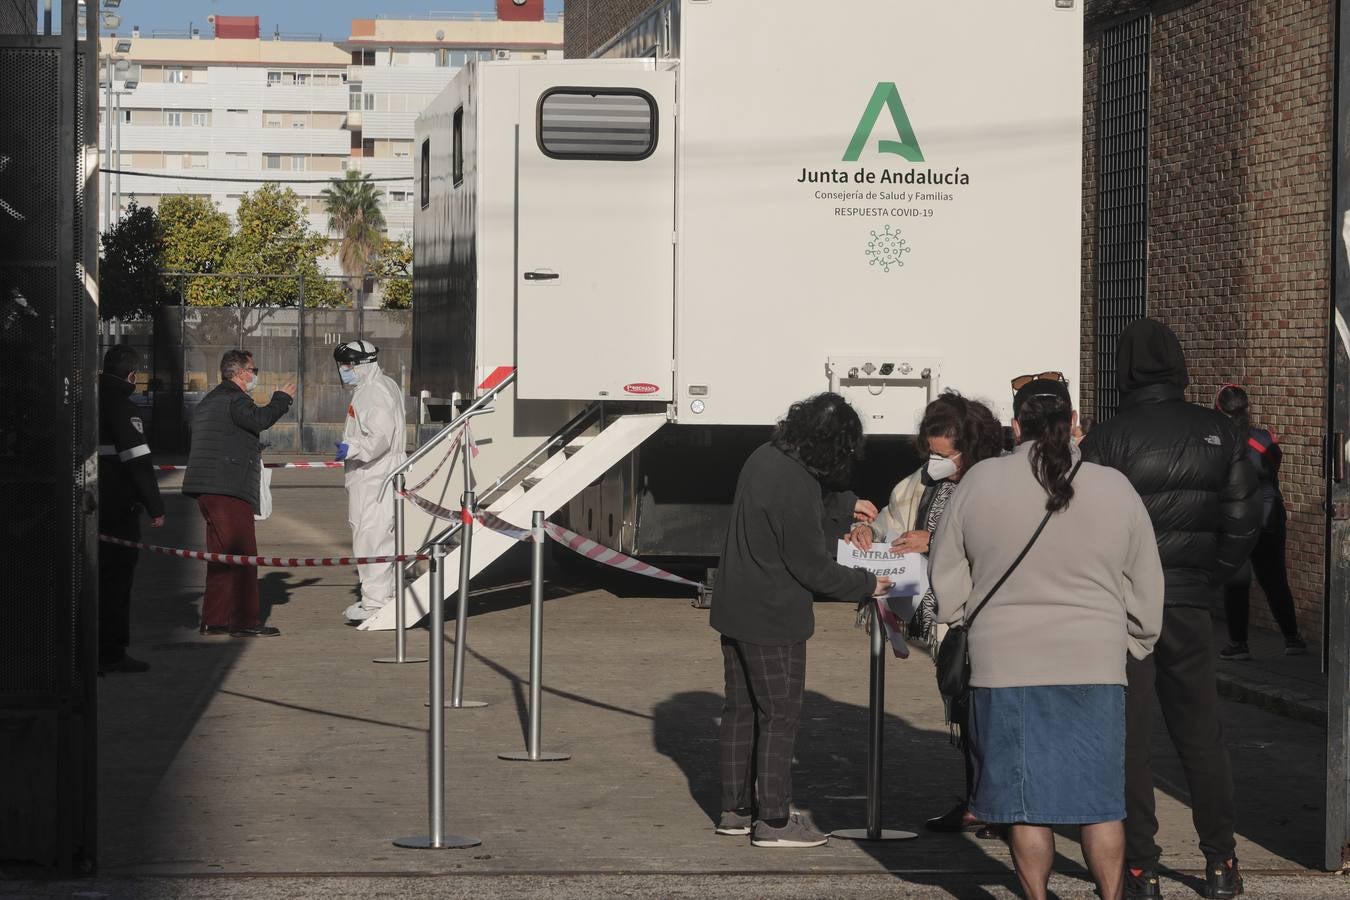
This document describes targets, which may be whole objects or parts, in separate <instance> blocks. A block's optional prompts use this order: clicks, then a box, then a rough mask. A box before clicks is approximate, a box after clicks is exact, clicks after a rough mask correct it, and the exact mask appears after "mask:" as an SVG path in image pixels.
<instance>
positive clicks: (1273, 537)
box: [1214, 384, 1308, 660]
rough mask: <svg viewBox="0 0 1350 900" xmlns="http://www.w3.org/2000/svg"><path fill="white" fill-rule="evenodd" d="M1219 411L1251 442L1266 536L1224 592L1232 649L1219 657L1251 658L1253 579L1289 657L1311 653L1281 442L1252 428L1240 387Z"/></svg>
mask: <svg viewBox="0 0 1350 900" xmlns="http://www.w3.org/2000/svg"><path fill="white" fill-rule="evenodd" d="M1214 408H1215V409H1217V410H1218V411H1219V412H1221V413H1223V414H1224V415H1226V416H1228V417H1229V418H1230V419H1232V420H1233V425H1234V427H1235V428H1237V431H1238V438H1239V440H1241V441H1244V442H1246V444H1247V448H1248V454H1247V457H1248V459H1249V460H1250V461H1251V464H1252V468H1253V469H1255V470H1256V475H1257V480H1258V481H1259V482H1260V485H1261V501H1262V506H1261V536H1260V537H1259V538H1257V540H1256V546H1255V547H1254V548H1253V549H1252V555H1251V559H1250V560H1249V561H1248V563H1247V564H1246V565H1244V566H1243V567H1242V568H1241V569H1239V570H1238V572H1237V574H1236V575H1234V576H1233V578H1232V579H1231V580H1230V581H1229V582H1228V584H1227V585H1226V586H1225V587H1224V608H1225V610H1226V612H1227V615H1228V640H1229V644H1228V646H1227V647H1224V648H1223V649H1222V650H1220V651H1219V658H1220V659H1230V660H1237V659H1251V658H1252V657H1251V651H1250V650H1249V649H1248V647H1247V620H1248V614H1249V611H1250V600H1251V590H1252V575H1253V574H1255V575H1256V580H1257V581H1258V582H1259V583H1260V584H1261V590H1262V591H1263V592H1264V593H1265V595H1266V603H1268V604H1269V605H1270V614H1271V615H1272V616H1274V617H1275V622H1276V624H1278V625H1279V626H1280V631H1281V632H1282V633H1283V634H1284V652H1285V655H1286V656H1299V655H1301V654H1303V653H1307V652H1308V645H1307V643H1306V642H1305V641H1304V640H1303V638H1302V637H1301V636H1300V635H1299V633H1298V618H1297V616H1296V615H1295V613H1294V592H1293V591H1292V590H1290V588H1289V574H1288V572H1287V571H1286V569H1285V562H1284V545H1285V536H1286V525H1287V523H1288V514H1287V513H1286V512H1285V508H1284V495H1283V494H1281V493H1280V462H1281V459H1282V458H1283V457H1282V454H1281V452H1280V443H1279V441H1278V440H1277V439H1276V437H1275V435H1274V434H1273V433H1272V432H1270V431H1268V430H1267V429H1265V428H1257V427H1256V426H1255V425H1253V424H1252V421H1251V401H1250V400H1249V399H1248V397H1247V392H1246V391H1245V390H1244V389H1243V388H1242V387H1241V385H1236V384H1226V385H1224V386H1223V387H1222V388H1221V389H1220V390H1219V394H1218V396H1217V397H1215V398H1214Z"/></svg>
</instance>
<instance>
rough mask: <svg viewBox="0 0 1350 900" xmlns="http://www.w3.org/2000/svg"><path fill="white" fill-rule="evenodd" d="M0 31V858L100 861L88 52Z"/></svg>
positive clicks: (71, 865) (81, 866)
mask: <svg viewBox="0 0 1350 900" xmlns="http://www.w3.org/2000/svg"><path fill="white" fill-rule="evenodd" d="M62 13H63V26H62V28H61V35H60V36H56V35H40V36H36V37H34V36H33V35H32V34H24V35H21V36H18V37H8V36H6V35H3V34H0V108H3V109H4V110H5V114H4V116H3V117H0V357H2V358H4V359H5V360H6V365H5V366H4V367H0V421H3V423H4V425H3V427H2V428H0V496H2V497H3V498H4V516H3V517H0V522H3V534H0V569H3V571H4V572H5V577H4V579H3V580H0V759H2V760H4V765H3V766H0V859H5V860H19V861H24V862H31V863H36V864H39V865H43V866H50V867H53V868H54V869H57V870H60V871H65V872H80V873H87V872H90V871H92V868H93V864H94V857H95V853H94V848H95V845H96V834H95V787H96V785H95V771H96V768H95V742H94V735H95V732H96V729H95V716H94V706H95V690H94V681H95V673H94V667H95V665H96V658H95V652H94V648H95V643H96V638H97V590H96V586H95V583H96V580H97V579H96V557H97V553H96V549H97V544H96V543H95V537H96V531H97V520H96V516H95V515H94V512H95V510H94V507H93V506H92V505H91V504H90V503H89V502H88V498H89V497H90V496H92V491H93V488H94V487H96V484H95V481H96V477H97V476H96V473H95V472H94V471H93V470H92V463H93V459H94V458H93V452H94V441H95V438H96V430H95V429H96V427H97V423H96V420H95V407H96V394H95V391H94V389H93V381H92V379H93V378H94V371H95V369H94V364H95V353H96V349H97V341H96V338H95V335H94V333H93V327H94V323H95V321H96V320H97V310H96V309H95V303H96V299H95V292H94V289H93V283H94V276H95V274H96V265H97V263H96V257H95V253H96V245H97V236H96V234H95V233H94V232H93V229H92V222H93V220H94V219H96V218H97V206H96V198H95V197H94V196H93V194H92V189H93V188H92V184H93V179H92V178H91V177H90V176H91V175H92V174H93V173H92V171H89V170H88V169H89V168H90V167H91V166H93V165H94V159H95V157H94V156H93V154H92V149H93V148H92V147H89V146H88V145H87V144H86V143H85V142H86V140H88V139H89V138H91V137H92V136H93V132H92V131H91V116H92V114H93V110H92V108H91V105H90V103H89V99H90V96H91V86H90V84H89V83H88V81H87V80H86V77H85V75H86V73H89V72H91V71H92V64H91V63H90V61H89V56H90V54H91V53H92V51H93V50H94V49H95V47H94V42H93V40H92V39H91V40H87V41H83V42H79V41H77V39H76V37H75V35H76V34H77V32H78V29H77V28H76V22H75V15H76V9H75V6H74V4H65V5H64V8H63V9H62Z"/></svg>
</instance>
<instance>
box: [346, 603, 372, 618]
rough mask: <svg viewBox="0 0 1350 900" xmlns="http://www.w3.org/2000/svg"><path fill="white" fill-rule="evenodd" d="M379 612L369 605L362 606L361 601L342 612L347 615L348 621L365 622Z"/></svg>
mask: <svg viewBox="0 0 1350 900" xmlns="http://www.w3.org/2000/svg"><path fill="white" fill-rule="evenodd" d="M377 612H379V610H378V609H371V608H370V607H368V606H362V605H361V604H360V603H353V604H352V605H351V606H349V607H347V609H346V610H345V611H343V613H342V614H343V615H344V616H346V617H347V621H348V622H364V621H365V620H366V619H369V618H370V617H371V616H373V615H375V614H376V613H377Z"/></svg>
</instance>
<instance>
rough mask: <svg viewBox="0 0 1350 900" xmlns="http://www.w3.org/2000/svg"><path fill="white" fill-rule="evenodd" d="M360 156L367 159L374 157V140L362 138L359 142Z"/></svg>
mask: <svg viewBox="0 0 1350 900" xmlns="http://www.w3.org/2000/svg"><path fill="white" fill-rule="evenodd" d="M361 155H362V156H364V157H366V158H367V159H369V158H371V157H373V156H374V155H375V139H374V138H363V139H362V141H361Z"/></svg>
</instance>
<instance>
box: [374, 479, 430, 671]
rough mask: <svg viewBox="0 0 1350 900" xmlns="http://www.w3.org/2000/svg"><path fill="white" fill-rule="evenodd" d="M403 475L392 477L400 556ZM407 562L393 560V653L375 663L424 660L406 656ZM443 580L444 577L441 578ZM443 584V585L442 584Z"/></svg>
mask: <svg viewBox="0 0 1350 900" xmlns="http://www.w3.org/2000/svg"><path fill="white" fill-rule="evenodd" d="M403 503H404V500H403V476H402V475H396V476H395V477H394V555H396V556H402V555H403V547H404V522H403ZM406 566H407V563H405V562H402V561H401V560H399V561H395V562H394V655H393V656H378V657H376V658H375V660H374V661H375V662H377V663H423V662H426V661H427V660H426V657H424V656H407V655H406V653H405V651H406V649H407V643H408V635H407V622H406V621H405V617H406V615H407V613H406V612H405V611H404V607H403V602H404V592H405V591H406V590H407V587H408V584H407V582H408V579H407V571H406V569H405V567H406ZM442 582H444V579H442ZM442 586H444V585H442Z"/></svg>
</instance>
